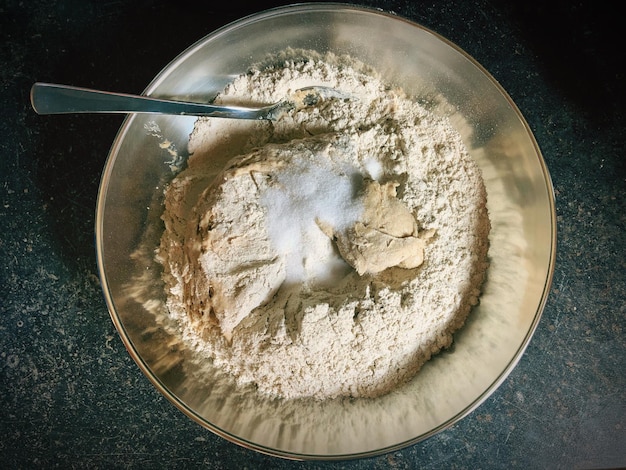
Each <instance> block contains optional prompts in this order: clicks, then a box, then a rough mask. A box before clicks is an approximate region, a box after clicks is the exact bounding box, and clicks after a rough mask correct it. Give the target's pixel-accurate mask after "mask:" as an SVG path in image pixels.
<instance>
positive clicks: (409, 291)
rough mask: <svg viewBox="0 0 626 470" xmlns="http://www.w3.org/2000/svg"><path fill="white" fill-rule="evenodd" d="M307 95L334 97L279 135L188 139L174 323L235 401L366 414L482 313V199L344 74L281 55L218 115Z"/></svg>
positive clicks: (359, 72)
mask: <svg viewBox="0 0 626 470" xmlns="http://www.w3.org/2000/svg"><path fill="white" fill-rule="evenodd" d="M308 86H326V87H331V88H334V89H336V90H340V91H341V92H342V93H340V94H337V95H336V96H335V95H330V96H322V97H321V99H319V100H316V101H315V103H314V104H313V105H311V103H306V102H305V103H304V104H302V105H298V106H294V107H292V108H291V109H287V110H286V111H285V112H284V113H282V114H281V115H280V116H279V117H278V118H277V119H276V120H275V121H234V120H226V119H211V118H200V119H198V121H197V122H196V125H195V128H194V131H193V132H192V135H191V136H190V142H189V148H190V151H191V152H192V156H191V157H190V159H189V162H188V167H187V168H186V169H185V170H184V171H182V172H181V173H180V174H179V175H178V176H177V177H176V178H175V179H174V180H173V181H172V183H171V184H170V185H169V186H168V188H167V189H166V192H165V196H166V198H165V210H164V213H163V217H162V218H163V221H164V223H165V231H164V233H163V236H162V238H161V245H160V248H159V250H158V254H157V259H158V260H159V261H160V263H161V264H162V265H163V268H164V274H163V278H164V281H165V284H166V288H167V307H168V311H169V312H170V315H171V316H172V317H173V318H174V319H176V320H177V322H178V324H179V327H180V331H181V334H182V335H183V337H184V338H185V340H186V341H187V342H188V343H189V344H190V345H191V346H192V347H193V348H194V349H195V350H196V351H197V353H198V354H200V355H202V356H204V357H206V358H207V361H210V363H211V364H212V366H213V367H219V368H221V369H223V370H225V371H227V372H228V373H229V374H231V375H232V377H233V379H234V380H236V381H237V382H238V383H239V384H241V385H245V384H254V385H255V386H256V387H257V389H258V390H259V392H260V393H263V394H267V395H270V396H276V397H282V398H288V399H289V398H308V397H312V398H316V399H328V398H335V397H340V396H350V397H375V396H378V395H381V394H384V393H387V392H389V391H390V390H392V389H393V388H394V387H396V386H398V385H400V384H401V383H403V382H404V381H406V380H408V379H410V378H411V377H412V376H413V375H414V374H415V373H417V372H418V370H419V369H420V368H421V366H422V365H423V364H424V363H425V362H426V361H427V360H428V359H430V357H431V356H432V355H433V354H435V353H437V352H438V351H440V350H441V349H443V348H445V347H448V346H449V345H450V343H451V341H452V334H453V333H454V331H455V330H457V329H458V328H459V327H460V326H462V324H463V322H464V321H465V318H466V316H467V315H468V313H469V312H470V310H471V307H472V305H475V304H476V302H477V300H478V296H479V293H480V287H481V284H482V282H483V279H484V273H485V270H486V266H487V262H486V257H487V249H488V233H489V219H488V214H487V210H486V193H485V189H484V185H483V183H482V179H481V175H480V171H479V169H478V167H477V166H476V164H475V163H474V161H473V160H472V159H471V157H470V156H469V154H468V152H467V150H466V148H465V146H464V145H463V142H462V140H461V137H460V136H459V135H458V133H457V132H456V131H455V130H454V129H453V127H452V126H451V125H450V123H449V122H447V120H446V119H444V118H442V117H439V116H437V115H435V114H434V113H432V112H430V111H428V110H427V109H426V107H424V106H422V105H420V104H419V103H417V102H416V101H414V100H412V99H410V98H409V97H407V96H405V95H404V94H403V93H402V91H401V90H397V89H393V88H392V87H390V86H389V85H388V84H387V83H385V82H384V81H383V80H382V79H381V78H380V77H379V76H378V75H377V74H376V72H375V71H374V70H372V69H371V68H369V67H367V66H365V65H363V64H361V63H357V62H355V61H353V60H352V59H350V58H349V57H337V56H335V55H332V54H326V55H320V54H317V53H314V52H311V51H295V50H289V51H285V52H284V53H281V54H278V55H276V56H273V57H271V58H268V60H267V62H266V63H262V64H258V66H256V67H254V68H253V69H251V70H250V71H249V72H248V73H246V74H244V75H242V76H240V77H238V78H236V79H235V80H234V81H233V82H232V83H230V84H229V85H228V86H227V87H226V88H225V89H224V91H223V92H222V93H221V94H220V95H219V96H218V98H217V100H216V101H217V102H219V103H221V104H237V105H263V104H268V103H272V102H275V101H279V100H281V99H283V98H285V97H287V96H290V95H291V96H293V94H294V92H295V91H296V90H298V89H301V88H303V87H308ZM304 101H306V100H304Z"/></svg>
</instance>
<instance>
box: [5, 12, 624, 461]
mask: <svg viewBox="0 0 626 470" xmlns="http://www.w3.org/2000/svg"><path fill="white" fill-rule="evenodd" d="M186 3H191V4H190V5H188V4H186ZM214 3H215V2H165V1H163V0H161V1H147V0H144V1H129V0H119V1H115V2H100V1H94V0H80V1H79V0H67V1H62V0H46V1H45V2H44V1H40V0H33V1H28V2H26V1H24V2H22V1H12V0H4V1H2V2H0V61H1V62H0V65H1V66H0V106H1V108H0V109H1V110H2V113H3V115H2V119H0V136H1V138H0V260H1V265H0V374H1V375H0V409H1V410H2V411H1V415H0V416H1V418H0V467H2V468H51V467H61V468H194V467H200V466H203V467H206V468H279V469H289V468H345V469H365V468H380V469H382V468H399V469H403V468H418V467H419V468H427V469H439V468H472V469H475V468H564V469H569V468H598V467H604V468H607V467H618V466H626V379H625V371H626V341H625V336H624V335H625V327H626V262H625V261H624V259H625V258H624V251H625V249H626V164H625V162H626V145H625V141H626V139H625V135H626V131H625V126H624V117H625V116H624V114H625V113H624V111H625V109H626V108H625V100H624V96H625V93H624V89H625V88H626V83H625V79H624V54H623V52H622V51H620V49H617V50H616V51H615V52H614V51H613V50H612V47H613V45H614V43H615V42H619V41H618V40H619V39H620V38H621V37H622V33H623V26H622V25H621V24H620V22H619V18H618V15H616V13H611V12H608V10H606V11H605V9H604V8H605V7H603V6H601V5H600V4H599V3H598V2H581V1H578V2H566V1H556V2H524V3H523V4H520V5H523V6H515V7H514V6H511V5H507V3H506V2H500V1H496V0H476V1H473V2H465V1H462V0H453V1H450V2H433V1H426V2H410V1H408V0H406V1H383V0H377V1H371V0H370V1H364V2H362V3H363V4H364V5H369V6H375V7H379V8H382V9H384V10H391V11H394V12H396V13H397V14H399V15H402V16H405V17H407V18H409V19H412V20H415V21H418V22H420V23H422V24H424V25H425V26H428V27H431V28H432V29H434V30H435V31H437V32H439V33H440V34H442V35H444V36H446V37H447V38H449V39H450V40H452V41H453V42H455V43H457V44H458V45H460V46H461V47H462V48H463V49H465V50H466V51H467V52H468V53H470V54H471V55H472V56H474V57H475V58H476V59H477V60H478V61H479V62H480V63H481V64H482V65H483V66H485V67H486V68H487V69H488V70H489V71H490V72H491V73H492V74H493V75H494V76H495V78H496V79H497V80H498V81H499V82H500V83H501V84H502V85H503V87H504V88H505V89H506V90H507V91H508V92H509V94H510V95H511V97H512V98H513V100H514V101H515V102H516V103H517V105H518V106H519V108H520V109H521V111H522V113H523V114H524V116H525V117H526V119H527V120H528V122H529V124H530V127H531V128H532V130H533V132H534V133H535V136H536V138H537V140H538V142H539V145H540V147H541V149H542V151H543V154H544V157H545V160H546V162H547V164H548V167H549V169H550V172H551V174H552V178H553V182H554V186H555V191H556V196H557V215H558V230H559V232H558V253H557V265H556V270H555V273H554V282H553V285H552V290H551V292H550V296H549V298H548V301H547V305H546V308H545V311H544V314H543V316H542V319H541V321H540V323H539V326H538V329H537V331H536V333H535V335H534V337H533V339H532V341H531V342H530V345H529V347H528V349H527V350H526V353H525V354H524V356H523V357H522V359H521V361H520V363H519V365H518V366H517V367H516V368H515V370H514V371H513V372H512V374H511V375H510V376H509V377H508V379H507V380H506V381H505V382H504V383H503V385H502V386H501V387H500V388H499V389H498V390H497V391H496V392H495V393H494V394H493V395H492V396H491V397H490V398H489V399H487V401H486V402H485V403H484V404H482V405H481V406H480V407H479V408H478V409H477V410H476V411H474V412H473V413H471V414H470V415H469V416H467V417H466V418H464V419H463V420H461V421H460V422H459V423H457V424H456V425H454V426H452V427H451V428H450V429H448V430H446V431H444V432H442V433H440V434H438V435H436V436H435V437H432V438H430V439H428V440H426V441H424V442H421V443H418V444H416V445H413V446H411V447H408V448H406V449H404V450H402V451H399V452H393V453H391V454H388V455H384V456H380V457H376V458H371V459H364V460H357V461H347V462H336V463H320V462H305V463H299V462H289V461H284V460H280V459H275V458H271V457H267V456H263V455H260V454H257V453H254V452H252V451H249V450H247V449H244V448H241V447H238V446H237V445H235V444H231V443H229V442H227V441H225V440H223V439H222V438H219V437H217V436H215V435H213V434H212V433H211V432H209V431H207V430H205V429H203V428H202V427H200V426H199V425H197V424H195V423H194V422H192V421H191V420H189V419H188V418H186V417H185V416H184V415H183V414H182V413H181V412H179V411H178V410H177V409H175V408H174V406H173V405H171V404H170V403H169V402H168V401H167V400H166V399H164V398H163V397H162V396H161V395H160V394H159V393H158V392H157V391H156V390H155V389H154V388H153V387H152V385H151V384H150V383H149V381H148V380H147V379H146V378H145V377H144V376H143V375H142V373H141V372H140V370H139V368H138V367H137V366H136V365H135V363H134V362H133V361H132V360H131V359H130V357H129V356H128V354H127V353H126V351H125V349H124V346H123V345H122V342H121V340H120V339H119V337H118V335H117V332H116V331H115V329H114V327H113V324H112V323H111V321H110V318H109V314H108V312H107V309H106V306H105V303H104V300H103V296H102V293H101V290H100V285H99V281H98V278H97V271H96V262H95V250H94V243H93V226H94V211H95V200H96V193H97V188H98V183H99V178H100V172H101V170H102V167H103V164H104V161H105V158H106V155H107V152H108V150H109V147H110V145H111V143H112V141H113V139H114V136H115V133H116V131H117V129H118V127H119V125H120V124H121V122H122V117H120V116H93V115H91V116H47V117H41V116H37V115H35V113H34V112H33V111H32V110H31V108H30V105H29V101H28V92H29V89H30V86H31V85H32V83H33V82H35V81H55V82H60V83H68V84H73V85H81V86H88V87H94V88H102V89H109V90H117V91H126V92H131V93H139V92H141V91H142V90H143V89H144V88H145V87H146V86H147V84H148V83H149V82H150V81H151V79H152V78H153V77H154V76H155V75H156V74H157V73H158V72H159V71H160V70H161V69H162V68H163V67H164V66H165V65H166V64H167V63H168V62H169V61H170V60H172V59H173V58H174V57H175V56H176V55H177V54H178V53H179V52H181V51H182V50H183V49H185V48H186V47H188V46H189V45H191V44H192V43H193V42H195V41H196V40H198V39H200V38H201V37H203V36H205V35H206V34H208V33H210V32H211V31H212V30H214V29H215V28H217V27H219V26H222V25H224V24H226V23H228V22H230V21H231V20H234V19H236V18H238V17H241V16H243V15H245V14H248V13H252V12H254V11H258V10H260V9H264V8H265V7H269V6H274V5H278V4H279V2H259V3H256V4H253V5H252V6H242V5H241V3H242V2H239V1H230V2H223V3H225V4H227V5H228V6H222V7H214V6H211V5H213V4H214ZM283 3H284V2H283ZM544 3H545V5H544ZM542 5H543V6H542Z"/></svg>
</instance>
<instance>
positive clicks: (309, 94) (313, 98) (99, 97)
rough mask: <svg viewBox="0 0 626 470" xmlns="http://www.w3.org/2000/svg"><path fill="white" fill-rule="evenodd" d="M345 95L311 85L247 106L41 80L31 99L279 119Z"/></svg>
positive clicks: (80, 109)
mask: <svg viewBox="0 0 626 470" xmlns="http://www.w3.org/2000/svg"><path fill="white" fill-rule="evenodd" d="M345 97H346V96H345V95H344V94H343V93H341V92H340V91H338V90H335V89H333V88H329V87H323V86H312V87H306V88H300V89H298V90H296V91H295V92H293V93H292V94H291V95H290V97H289V98H288V99H285V100H282V101H279V102H278V103H274V104H271V105H268V106H263V107H259V108H247V107H239V106H218V105H214V104H203V103H191V102H186V101H174V100H164V99H158V98H150V97H147V96H137V95H129V94H125V93H112V92H108V91H100V90H92V89H89V88H80V87H73V86H68V85H58V84H54V83H41V82H38V83H35V84H34V85H33V86H32V88H31V90H30V101H31V104H32V106H33V109H34V110H35V111H36V112H37V113H38V114H70V113H156V114H178V115H191V116H213V117H222V118H232V119H269V120H274V119H276V118H277V117H278V116H279V115H280V113H281V112H283V111H285V110H287V109H292V108H303V107H308V106H315V105H316V104H318V103H319V102H320V101H321V100H323V99H326V98H345Z"/></svg>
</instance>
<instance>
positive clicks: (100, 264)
mask: <svg viewBox="0 0 626 470" xmlns="http://www.w3.org/2000/svg"><path fill="white" fill-rule="evenodd" d="M320 10H328V11H338V10H349V11H354V12H361V13H367V14H373V15H382V16H385V17H388V18H391V19H394V20H396V21H401V22H404V23H406V24H408V25H411V26H413V27H416V28H418V29H421V30H422V31H425V32H427V33H429V34H431V35H433V36H434V37H435V38H436V39H438V40H439V41H441V42H443V43H445V44H446V45H448V46H449V47H451V48H452V49H454V50H455V51H457V52H458V53H460V54H461V55H462V56H463V57H464V58H465V59H467V60H468V61H470V62H471V63H472V64H473V66H475V67H476V68H477V69H478V70H479V71H480V72H481V73H482V74H483V75H484V76H485V77H486V78H487V79H488V80H489V81H490V82H491V83H492V84H493V86H494V87H495V88H496V89H497V90H498V92H499V93H500V94H501V95H502V97H503V98H505V99H506V101H507V102H508V104H509V105H510V106H511V108H512V110H513V111H514V113H515V114H516V116H517V117H518V118H519V120H520V122H521V124H522V126H523V127H524V130H525V132H526V134H527V136H528V137H529V138H530V141H531V143H532V146H533V148H534V151H535V152H536V155H537V157H538V161H539V164H540V168H541V172H542V175H543V182H544V183H545V185H546V190H547V193H548V198H547V199H548V204H549V207H548V211H549V215H550V225H551V226H550V250H549V259H548V264H547V275H546V279H545V282H544V285H543V289H542V293H541V297H540V299H539V303H538V305H537V309H536V311H535V315H534V317H533V321H532V323H531V325H530V327H529V329H528V331H527V332H526V335H525V336H524V338H523V340H522V342H521V343H520V346H519V347H518V349H517V351H516V353H515V354H514V356H513V357H512V358H511V360H510V361H509V362H508V364H507V366H506V367H505V368H504V369H503V370H502V371H501V373H500V374H499V375H498V377H497V378H496V380H494V381H493V382H492V383H491V385H490V386H489V387H487V388H486V389H485V390H484V391H483V392H482V393H481V394H480V395H479V396H478V397H477V398H476V399H475V400H474V401H473V402H472V403H470V404H469V405H468V406H467V407H466V408H464V409H463V410H461V411H460V412H458V413H457V414H455V415H454V416H452V417H451V418H449V419H448V420H447V421H445V422H443V423H441V424H440V425H438V426H436V427H434V428H433V429H431V430H430V431H428V432H426V433H424V434H421V435H419V436H416V437H414V438H411V439H408V440H406V441H403V442H399V443H396V444H393V445H390V446H385V447H382V448H377V449H372V450H370V451H365V452H359V453H356V454H352V453H350V454H331V455H320V454H305V453H296V452H289V451H284V450H277V449H272V448H269V447H267V446H264V445H261V444H256V443H253V442H250V441H248V440H246V439H243V438H241V437H238V436H236V435H234V434H231V433H229V432H228V431H225V430H223V429H221V428H219V427H218V426H216V425H214V424H212V423H209V422H207V421H206V420H205V419H203V418H202V417H201V416H199V414H198V413H196V412H195V411H194V410H193V409H191V408H190V407H189V406H188V405H186V404H185V403H184V402H183V401H182V400H180V399H179V398H178V397H176V396H175V395H174V394H173V393H172V392H171V391H170V390H169V389H168V388H167V386H166V385H165V384H164V383H163V382H162V381H161V380H160V379H159V378H158V377H157V376H156V375H155V374H154V373H153V372H152V370H151V369H150V367H149V366H148V364H147V363H146V362H145V361H144V359H143V358H142V357H141V355H140V354H139V352H138V351H137V349H136V348H135V346H134V344H133V342H132V340H131V339H130V337H129V334H128V333H127V331H126V328H125V327H124V324H123V323H122V321H121V319H120V317H119V315H118V314H117V311H116V307H115V303H114V300H113V296H112V293H111V290H110V286H109V282H108V280H107V274H106V271H105V266H104V253H103V240H104V233H103V219H104V208H105V201H106V194H107V188H108V183H109V181H110V176H111V170H112V167H113V163H114V161H115V157H116V155H117V153H118V151H119V148H120V146H121V143H122V141H123V140H124V137H125V135H126V133H127V132H128V130H129V129H130V127H131V124H132V122H133V120H134V119H135V117H136V115H134V114H129V115H127V116H126V117H125V118H124V120H123V122H122V124H121V126H120V128H119V130H118V132H117V135H116V137H115V139H114V141H113V144H112V146H111V148H110V150H109V153H108V156H107V159H106V162H105V165H104V169H103V172H102V176H101V180H100V185H99V188H98V194H97V201H96V217H95V227H94V228H95V242H96V243H95V245H96V258H97V269H98V274H99V278H100V281H101V287H102V291H103V295H104V299H105V302H106V305H107V309H108V312H109V315H110V317H111V320H112V322H113V324H114V326H115V328H116V330H117V331H118V333H119V336H120V338H121V339H122V342H123V344H124V346H125V348H126V350H127V352H128V353H129V355H130V356H131V358H132V359H133V360H134V361H135V363H136V364H137V365H138V367H139V369H140V370H141V371H142V373H143V374H144V375H145V376H146V377H147V378H148V379H149V381H150V382H151V383H152V385H153V386H154V387H155V388H156V389H157V390H158V391H159V392H160V393H161V394H162V395H163V396H165V398H167V399H168V400H169V401H170V402H171V403H172V404H173V405H175V407H176V408H177V409H179V410H180V411H182V412H183V413H184V414H185V415H186V416H187V417H189V418H191V419H192V420H193V421H194V422H196V423H197V424H199V425H201V426H202V427H203V428H206V429H208V430H209V431H211V432H213V433H214V434H216V435H218V436H220V437H222V438H224V439H226V440H227V441H230V442H232V443H234V444H237V445H240V446H242V447H244V448H248V449H250V450H253V451H256V452H259V453H261V454H265V455H269V456H273V457H280V458H283V459H288V460H317V461H323V460H326V461H337V460H348V459H356V458H368V457H374V456H379V455H383V454H386V453H389V452H393V451H398V450H400V449H404V448H406V447H408V446H411V445H414V444H416V443H418V442H421V441H423V440H425V439H428V438H430V437H432V436H434V435H435V434H438V433H439V432H441V431H443V430H445V429H447V428H449V427H450V426H452V425H453V424H455V423H457V422H458V421H460V420H461V419H463V418H464V417H466V416H467V415H468V414H470V413H471V412H472V411H474V410H475V409H476V408H478V407H479V406H480V405H482V404H483V403H484V402H485V401H486V400H487V399H488V398H489V397H490V396H491V395H492V394H493V393H494V392H495V391H496V390H497V389H498V388H499V387H500V385H502V383H503V382H504V381H505V380H506V379H507V378H508V376H509V375H510V373H511V372H512V370H513V369H514V368H515V367H516V366H517V364H518V363H519V361H520V360H521V358H522V356H523V354H524V352H525V350H526V349H527V347H528V344H529V343H530V340H531V338H532V336H533V335H534V333H535V331H536V329H537V326H538V324H539V321H540V319H541V316H542V313H543V311H544V309H545V306H546V302H547V299H548V296H549V292H550V288H551V285H552V282H553V277H554V270H555V262H556V250H557V223H556V203H555V192H554V187H553V183H552V179H551V176H550V173H549V170H548V167H547V165H546V162H545V159H544V157H543V155H542V152H541V149H540V147H539V144H538V143H537V140H536V138H535V136H534V134H533V132H532V130H531V128H530V126H529V124H528V122H527V121H526V119H525V118H524V116H523V114H522V112H521V111H520V109H519V108H518V106H517V105H516V104H515V102H514V101H513V99H512V98H511V97H510V96H509V94H508V93H507V92H506V90H505V89H504V88H503V87H502V86H501V85H500V83H499V82H498V81H497V80H496V79H495V78H494V77H493V76H492V75H491V73H490V72H489V71H487V69H485V68H484V67H483V66H482V65H481V64H480V63H479V62H478V61H477V60H476V59H474V58H473V57H472V56H471V55H470V54H468V53H467V52H465V50H463V49H462V48H461V47H460V46H458V45H457V44H455V43H453V42H452V41H451V40H449V39H447V38H446V37H444V36H442V35H441V34H439V33H437V32H436V31H434V30H432V29H430V28H429V27H426V26H424V25H422V24H420V23H418V22H416V21H413V20H410V19H408V18H405V17H403V16H400V15H398V14H396V13H394V12H392V11H386V10H382V9H379V8H373V7H369V6H364V5H357V4H348V3H342V2H310V3H292V4H288V5H282V6H277V7H273V8H269V9H266V10H262V11H259V12H256V13H252V14H249V15H246V16H243V17H241V18H239V19H236V20H234V21H231V22H229V23H227V24H225V25H223V26H221V27H219V28H217V29H215V30H213V31H212V32H209V33H208V34H207V35H205V36H203V37H202V38H200V39H199V40H197V41H195V42H194V43H192V44H191V45H190V46H189V47H187V48H186V49H185V50H183V51H182V52H181V53H179V54H178V55H177V56H175V57H174V59H172V60H171V61H170V62H168V63H167V64H166V65H165V66H164V67H163V68H162V69H161V71H160V72H159V73H158V74H157V75H156V76H155V77H154V79H153V80H152V81H151V82H150V83H149V84H148V86H147V87H146V88H145V90H144V91H143V94H144V95H147V96H150V95H152V94H153V93H154V92H155V90H156V89H157V88H158V86H159V84H160V83H161V82H162V81H163V80H164V79H165V78H166V77H167V75H168V73H170V71H171V69H172V67H174V66H175V65H176V64H177V63H179V62H181V61H183V60H184V59H185V58H186V57H187V56H188V55H191V54H193V53H194V52H195V51H196V50H197V49H198V48H200V47H202V46H203V44H204V43H205V42H207V41H210V40H213V39H214V38H216V37H218V36H220V35H222V34H225V33H227V32H229V31H230V30H232V29H235V28H238V27H240V26H244V25H246V24H249V23H251V22H256V21H261V20H267V19H268V18H271V17H273V16H281V15H284V14H297V13H299V12H303V11H320Z"/></svg>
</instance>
